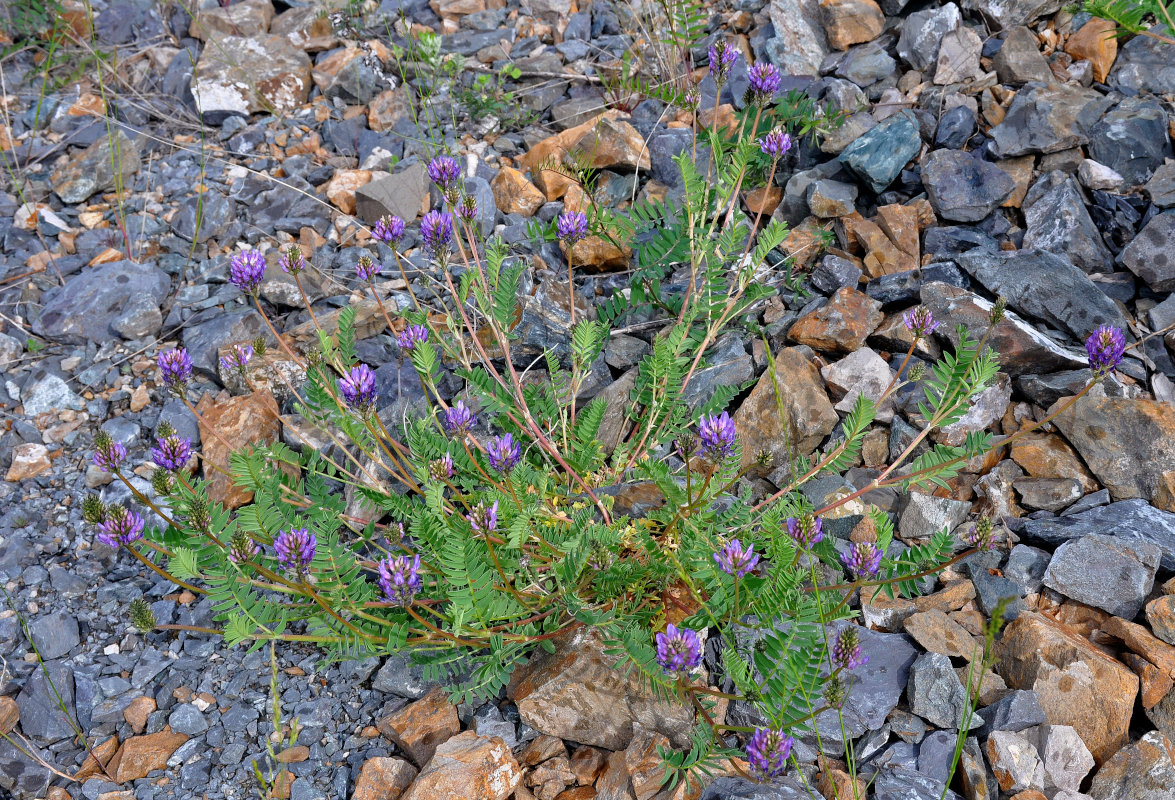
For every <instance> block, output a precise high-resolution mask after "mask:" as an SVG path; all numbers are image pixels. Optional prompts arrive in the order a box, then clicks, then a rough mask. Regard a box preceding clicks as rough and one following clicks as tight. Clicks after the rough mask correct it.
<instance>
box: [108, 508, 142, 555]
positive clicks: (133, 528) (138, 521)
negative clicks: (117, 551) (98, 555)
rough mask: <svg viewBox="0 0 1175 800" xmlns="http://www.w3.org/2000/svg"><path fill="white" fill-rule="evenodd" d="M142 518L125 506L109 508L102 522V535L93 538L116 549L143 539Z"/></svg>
mask: <svg viewBox="0 0 1175 800" xmlns="http://www.w3.org/2000/svg"><path fill="white" fill-rule="evenodd" d="M145 524H146V523H145V522H144V521H143V518H142V517H141V516H139V515H138V514H136V513H135V512H134V511H131V510H130V509H129V508H127V507H126V506H111V507H110V508H108V509H107V510H106V519H105V520H104V521H103V522H102V525H101V528H102V533H100V534H98V535H97V536H96V537H95V538H97V540H98V541H100V542H102V543H103V544H105V545H108V546H110V547H114V548H117V547H118V546H119V545H124V544H130V543H131V542H133V541H135V540H137V539H142V538H143V526H144V525H145Z"/></svg>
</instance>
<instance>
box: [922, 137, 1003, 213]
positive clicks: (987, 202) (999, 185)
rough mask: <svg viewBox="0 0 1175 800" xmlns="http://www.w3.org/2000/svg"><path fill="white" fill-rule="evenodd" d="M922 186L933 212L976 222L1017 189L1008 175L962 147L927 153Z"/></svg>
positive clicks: (923, 167) (923, 163)
mask: <svg viewBox="0 0 1175 800" xmlns="http://www.w3.org/2000/svg"><path fill="white" fill-rule="evenodd" d="M922 185H923V186H925V187H926V194H927V196H928V197H929V198H930V204H931V205H932V206H934V211H935V213H936V214H938V216H940V217H942V218H943V219H948V220H951V221H953V222H979V221H980V220H981V219H983V218H985V217H987V216H988V215H989V214H991V212H993V211H995V210H996V209H997V208H999V206H1000V204H1001V203H1003V202H1004V201H1005V200H1007V199H1008V198H1009V197H1010V196H1011V195H1012V192H1014V191H1015V190H1016V182H1015V181H1014V180H1013V179H1012V176H1011V175H1009V174H1008V173H1006V172H1004V171H1003V170H1002V169H1000V168H999V167H997V166H996V165H995V164H992V163H991V162H988V161H983V160H982V159H979V158H977V157H975V156H974V155H972V154H970V153H964V152H963V151H962V150H935V151H934V152H933V153H931V154H930V155H928V156H926V158H924V159H923V161H922Z"/></svg>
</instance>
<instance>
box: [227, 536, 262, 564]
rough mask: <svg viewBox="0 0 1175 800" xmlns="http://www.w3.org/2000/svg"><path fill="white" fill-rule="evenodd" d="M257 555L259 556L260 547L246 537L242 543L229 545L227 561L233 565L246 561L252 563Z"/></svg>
mask: <svg viewBox="0 0 1175 800" xmlns="http://www.w3.org/2000/svg"><path fill="white" fill-rule="evenodd" d="M259 555H261V545H259V544H257V542H255V541H253V540H252V539H248V538H247V537H246V540H245V541H243V542H240V543H238V542H233V543H231V544H230V545H229V548H228V560H229V561H231V562H233V563H234V564H243V563H245V562H247V561H252V560H253V559H254V558H256V557H257V556H259Z"/></svg>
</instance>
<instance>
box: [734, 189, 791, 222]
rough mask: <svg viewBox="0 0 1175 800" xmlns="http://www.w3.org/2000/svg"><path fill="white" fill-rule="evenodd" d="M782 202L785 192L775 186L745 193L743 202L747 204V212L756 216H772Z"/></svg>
mask: <svg viewBox="0 0 1175 800" xmlns="http://www.w3.org/2000/svg"><path fill="white" fill-rule="evenodd" d="M781 200H783V190H782V189H780V188H779V187H778V186H775V185H772V186H760V187H758V188H757V189H750V190H748V191H746V192H743V202H744V203H746V204H747V211H748V212H750V213H751V214H754V215H759V214H762V215H763V216H764V217H769V216H771V214H772V212H773V211H775V209H776V207H777V206H778V205H779V203H780V201H781Z"/></svg>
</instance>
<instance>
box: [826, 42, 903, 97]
mask: <svg viewBox="0 0 1175 800" xmlns="http://www.w3.org/2000/svg"><path fill="white" fill-rule="evenodd" d="M897 65H898V62H896V61H894V58H893V56H891V55H890V54H889V53H887V52H885V48H884V47H882V46H881V43H880V42H868V43H866V44H862V45H858V46H856V47H853V48H851V49H850V50H849V51H848V52H847V53H846V54H845V57H844V58H843V59H842V60H841V62H840V65H839V66H838V67H837V68H836V74H837V76H838V77H840V78H845V79H846V80H850V81H852V82H853V83H855V84H857V85H858V86H860V87H861V88H862V89H864V88H866V87H868V86H872V85H873V84H875V83H877V82H878V81H881V80H885V79H886V78H888V77H889V76H890V75H893V72H894V69H895V68H896V67H897Z"/></svg>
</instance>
